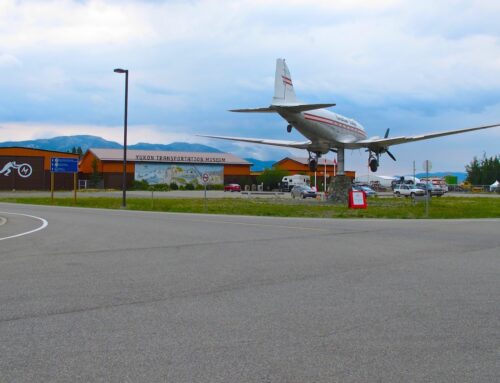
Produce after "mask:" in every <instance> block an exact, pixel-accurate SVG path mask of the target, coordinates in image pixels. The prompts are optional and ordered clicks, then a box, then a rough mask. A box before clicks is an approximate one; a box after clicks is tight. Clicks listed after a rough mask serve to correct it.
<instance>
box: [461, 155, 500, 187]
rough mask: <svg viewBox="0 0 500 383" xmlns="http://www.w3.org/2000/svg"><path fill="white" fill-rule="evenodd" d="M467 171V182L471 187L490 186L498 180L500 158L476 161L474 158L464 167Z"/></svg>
mask: <svg viewBox="0 0 500 383" xmlns="http://www.w3.org/2000/svg"><path fill="white" fill-rule="evenodd" d="M465 170H466V171H467V181H469V182H470V183H471V184H472V185H491V184H492V183H493V182H495V181H497V180H500V157H499V156H498V155H497V156H495V157H490V158H487V157H486V153H484V154H483V158H482V159H481V160H478V159H477V157H474V158H473V160H472V161H471V163H470V164H469V165H466V166H465Z"/></svg>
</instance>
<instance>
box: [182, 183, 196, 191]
mask: <svg viewBox="0 0 500 383" xmlns="http://www.w3.org/2000/svg"><path fill="white" fill-rule="evenodd" d="M184 188H185V189H186V190H194V185H193V184H192V183H187V184H186V186H185V187H184Z"/></svg>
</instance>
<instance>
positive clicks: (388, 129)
mask: <svg viewBox="0 0 500 383" xmlns="http://www.w3.org/2000/svg"><path fill="white" fill-rule="evenodd" d="M389 131H390V128H387V130H386V131H385V134H384V138H387V137H389ZM384 152H386V153H387V155H388V156H389V157H391V158H392V159H393V160H394V161H396V157H394V155H393V154H392V153H391V152H390V151H389V150H388V149H384Z"/></svg>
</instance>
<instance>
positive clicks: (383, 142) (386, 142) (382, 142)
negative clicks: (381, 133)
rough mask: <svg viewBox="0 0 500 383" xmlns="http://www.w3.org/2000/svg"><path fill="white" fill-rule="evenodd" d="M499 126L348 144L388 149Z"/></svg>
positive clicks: (351, 146) (373, 139) (372, 139)
mask: <svg viewBox="0 0 500 383" xmlns="http://www.w3.org/2000/svg"><path fill="white" fill-rule="evenodd" d="M498 126H500V124H495V125H485V126H477V127H474V128H464V129H456V130H447V131H444V132H435V133H427V134H418V135H415V136H399V137H387V138H381V137H372V138H367V139H366V140H361V141H355V142H353V143H350V144H349V145H347V146H348V147H349V148H351V149H356V148H369V149H371V150H373V151H379V150H380V149H386V148H388V147H389V146H392V145H399V144H405V143H407V142H414V141H421V140H428V139H431V138H436V137H442V136H450V135H452V134H460V133H465V132H472V131H474V130H481V129H489V128H494V127H498Z"/></svg>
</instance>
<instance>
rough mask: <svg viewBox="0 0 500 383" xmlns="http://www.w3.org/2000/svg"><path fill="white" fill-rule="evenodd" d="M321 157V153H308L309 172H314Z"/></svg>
mask: <svg viewBox="0 0 500 383" xmlns="http://www.w3.org/2000/svg"><path fill="white" fill-rule="evenodd" d="M320 157H321V153H314V154H313V153H311V152H309V170H310V171H311V172H315V171H316V169H317V168H318V160H319V158H320Z"/></svg>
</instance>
